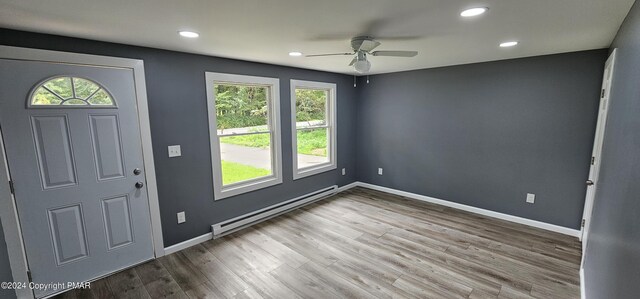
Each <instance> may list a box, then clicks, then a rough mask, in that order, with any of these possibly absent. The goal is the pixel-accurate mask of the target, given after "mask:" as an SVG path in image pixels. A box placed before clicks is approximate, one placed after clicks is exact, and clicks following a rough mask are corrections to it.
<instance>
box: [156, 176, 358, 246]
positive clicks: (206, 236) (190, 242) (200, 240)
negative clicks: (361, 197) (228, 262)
mask: <svg viewBox="0 0 640 299" xmlns="http://www.w3.org/2000/svg"><path fill="white" fill-rule="evenodd" d="M358 184H359V182H353V183H351V184H348V185H344V186H342V187H338V189H336V194H337V193H340V192H342V191H346V190H349V189H351V188H355V187H358ZM212 239H213V233H206V234H204V235H201V236H197V237H195V238H193V239H189V240H186V241H183V242H180V243H178V244H175V245H171V246H169V247H165V248H164V254H165V255H169V254H172V253H175V252H178V251H180V250H183V249H186V248H189V247H191V246H194V245H198V244H200V243H204V242H206V241H209V240H212Z"/></svg>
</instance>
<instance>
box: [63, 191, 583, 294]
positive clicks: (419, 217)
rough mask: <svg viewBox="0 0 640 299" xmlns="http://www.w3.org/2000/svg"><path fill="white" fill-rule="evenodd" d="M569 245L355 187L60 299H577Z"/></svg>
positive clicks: (576, 245) (576, 249)
mask: <svg viewBox="0 0 640 299" xmlns="http://www.w3.org/2000/svg"><path fill="white" fill-rule="evenodd" d="M580 254H581V245H580V242H579V241H578V240H577V239H576V238H573V237H568V236H565V235H561V234H557V233H552V232H548V231H544V230H540V229H536V228H532V227H528V226H524V225H520V224H514V223H511V222H507V221H502V220H498V219H494V218H488V217H484V216H480V215H477V214H473V213H468V212H464V211H460V210H456V209H452V208H447V207H443V206H438V205H433V204H429V203H423V202H418V201H414V200H410V199H406V198H403V197H398V196H395V195H390V194H386V193H381V192H377V191H372V190H369V189H364V188H355V189H351V190H349V191H346V192H343V193H340V194H338V195H335V196H333V197H331V198H328V199H325V200H322V201H320V202H316V203H314V204H311V205H307V206H305V207H303V208H300V209H298V210H295V211H292V212H289V213H287V214H284V215H281V216H278V217H276V218H274V219H271V220H269V221H266V222H263V223H260V224H258V225H256V226H253V227H250V228H246V229H244V230H241V231H239V232H236V233H233V234H231V235H228V236H226V237H223V238H221V239H217V240H211V241H208V242H205V243H202V244H200V245H196V246H193V247H191V248H187V249H185V250H182V251H180V252H177V253H174V254H171V255H168V256H165V257H162V258H160V259H157V260H154V261H151V262H148V263H146V264H143V265H139V266H136V267H134V268H132V269H129V270H126V271H123V272H120V273H117V274H114V275H112V276H110V277H107V278H104V279H101V280H98V281H96V282H93V283H92V287H91V289H90V290H79V291H71V292H67V293H65V294H62V295H60V296H59V297H60V298H229V299H231V298H277V299H281V298H579V297H580V280H579V274H578V271H579V263H580Z"/></svg>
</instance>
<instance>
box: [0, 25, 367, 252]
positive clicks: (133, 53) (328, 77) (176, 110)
mask: <svg viewBox="0 0 640 299" xmlns="http://www.w3.org/2000/svg"><path fill="white" fill-rule="evenodd" d="M168 34H173V33H171V32H170V33H168ZM167 38H178V37H174V36H168V37H167ZM0 44H2V45H8V46H19V47H29V48H39V49H48V50H58V51H67V52H77V53H87V54H97V55H106V56H116V57H126V58H135V59H142V60H144V64H145V75H146V83H147V94H148V100H149V113H150V119H151V135H152V139H153V149H154V156H155V166H156V173H157V182H158V192H159V197H160V212H161V217H162V231H163V235H164V242H165V245H166V246H169V245H173V244H176V243H179V242H182V241H185V240H188V239H191V238H194V237H197V236H200V235H203V234H205V233H208V232H210V231H211V227H210V225H211V224H214V223H217V222H220V221H223V220H226V219H230V218H233V217H235V216H238V215H242V214H244V213H247V212H251V211H254V210H258V209H260V208H263V207H266V206H269V205H272V204H275V203H278V202H281V201H284V200H288V199H291V198H294V197H296V196H299V195H303V194H306V193H309V192H311V191H314V190H317V189H320V188H324V187H327V186H331V185H336V184H337V185H345V184H348V183H351V182H353V181H355V174H356V171H355V167H356V163H355V143H354V142H353V141H354V140H355V120H356V117H355V115H356V114H355V104H356V98H355V96H356V90H355V89H354V88H353V82H352V80H353V78H352V77H350V76H347V75H341V74H334V73H327V72H319V71H311V70H304V69H298V68H291V67H284V66H275V65H268V64H261V63H252V62H247V61H239V60H231V59H224V58H217V57H210V56H203V55H195V54H187V53H180V52H173V51H166V50H159V49H152V48H143V47H135V46H127V45H121V44H113V43H105V42H97V41H90V40H83V39H75V38H68V37H61V36H53V35H44V34H36V33H28V32H20V31H13V30H6V29H0ZM283 55H286V53H283ZM206 71H212V72H221V73H232V74H242V75H253V76H266V77H274V78H279V79H280V106H281V107H280V108H281V110H280V111H281V117H282V148H283V173H284V182H283V183H282V184H280V185H277V186H273V187H269V188H266V189H261V190H259V191H255V192H251V193H246V194H243V195H239V196H235V197H232V198H227V199H223V200H219V201H215V202H214V200H213V181H212V180H213V179H212V170H211V155H210V149H209V129H208V118H207V103H206V91H205V72H206ZM290 79H301V80H311V81H323V82H333V83H337V89H338V98H337V102H338V104H337V106H338V107H337V114H338V121H337V126H338V128H337V130H338V169H336V170H334V171H330V172H326V173H322V174H319V175H315V176H311V177H307V178H304V179H300V180H296V181H293V179H292V177H293V170H292V150H291V128H290V125H289V124H290V119H291V118H290V117H291V113H290V109H291V108H290V107H291V106H290V92H289V80H290ZM174 144H179V145H181V146H182V157H179V158H171V159H170V158H168V156H167V146H168V145H174ZM343 167H344V168H346V169H347V175H346V176H342V175H341V173H340V169H341V168H343ZM180 211H185V212H186V218H187V222H186V223H183V224H180V225H178V224H177V218H176V213H178V212H180Z"/></svg>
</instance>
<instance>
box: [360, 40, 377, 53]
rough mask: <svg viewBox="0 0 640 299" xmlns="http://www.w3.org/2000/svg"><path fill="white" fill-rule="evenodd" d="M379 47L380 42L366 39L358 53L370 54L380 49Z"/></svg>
mask: <svg viewBox="0 0 640 299" xmlns="http://www.w3.org/2000/svg"><path fill="white" fill-rule="evenodd" d="M379 45H380V42H378V41H374V40H368V39H366V40H363V41H362V44H360V47H358V51H365V52H369V51H371V50H373V49H375V48H376V47H378V46H379Z"/></svg>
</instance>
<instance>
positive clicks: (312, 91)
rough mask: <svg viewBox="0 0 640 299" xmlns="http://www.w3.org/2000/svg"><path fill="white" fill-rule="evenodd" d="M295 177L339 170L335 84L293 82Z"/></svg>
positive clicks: (292, 112) (292, 120)
mask: <svg viewBox="0 0 640 299" xmlns="http://www.w3.org/2000/svg"><path fill="white" fill-rule="evenodd" d="M291 128H292V132H293V134H292V140H293V142H292V145H293V178H294V179H299V178H303V177H306V176H309V175H314V174H317V173H321V172H325V171H328V170H332V169H336V165H337V164H336V152H337V151H336V85H335V84H331V83H321V82H309V81H300V80H291Z"/></svg>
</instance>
